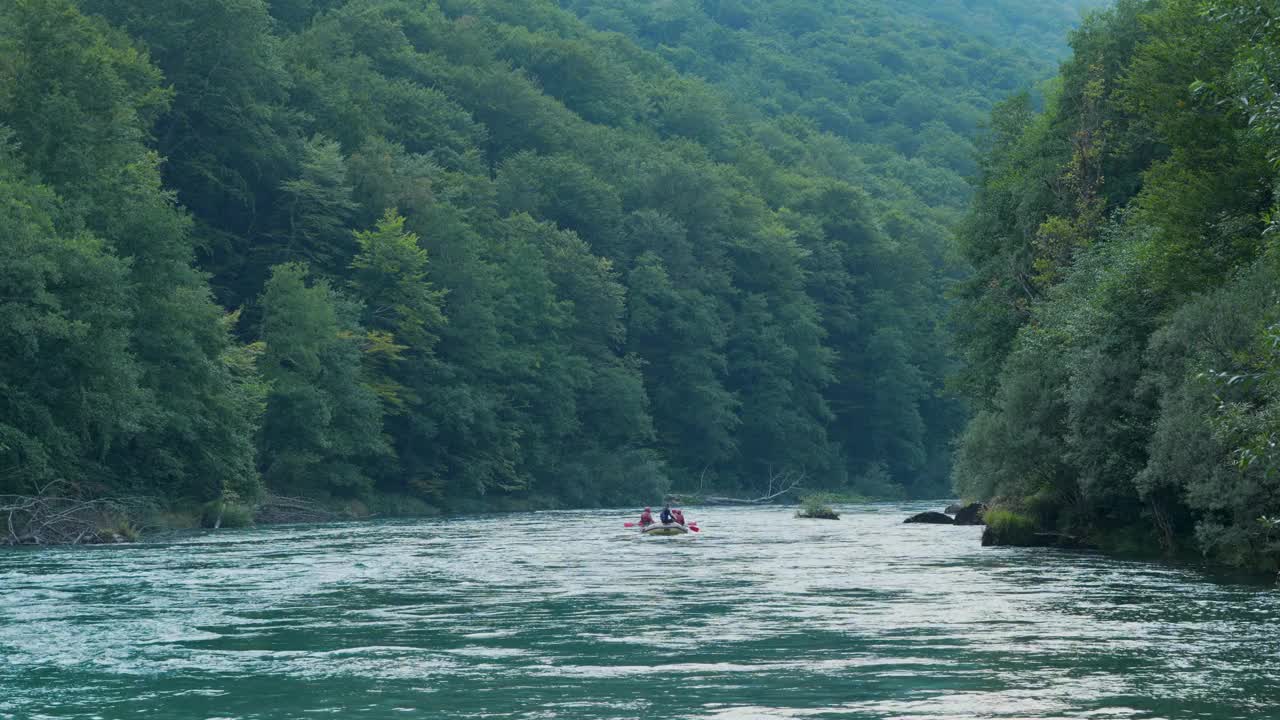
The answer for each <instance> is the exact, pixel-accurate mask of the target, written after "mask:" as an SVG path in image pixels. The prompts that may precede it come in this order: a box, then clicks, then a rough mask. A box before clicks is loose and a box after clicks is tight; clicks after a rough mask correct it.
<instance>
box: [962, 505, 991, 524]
mask: <svg viewBox="0 0 1280 720" xmlns="http://www.w3.org/2000/svg"><path fill="white" fill-rule="evenodd" d="M986 511H987V506H986V505H983V504H982V503H973V504H972V505H965V506H964V507H962V508H960V509H959V510H957V511H956V520H955V524H956V525H986V523H985V522H983V521H982V515H983V513H985V512H986Z"/></svg>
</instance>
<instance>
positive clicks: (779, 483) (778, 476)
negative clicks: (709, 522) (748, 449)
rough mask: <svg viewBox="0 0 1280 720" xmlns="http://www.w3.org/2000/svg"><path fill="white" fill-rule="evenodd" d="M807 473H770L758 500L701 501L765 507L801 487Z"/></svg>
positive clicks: (709, 498) (712, 497)
mask: <svg viewBox="0 0 1280 720" xmlns="http://www.w3.org/2000/svg"><path fill="white" fill-rule="evenodd" d="M807 477H808V474H807V473H802V472H791V471H783V472H778V473H775V472H770V473H769V479H768V484H767V485H766V487H765V491H764V494H763V495H761V496H760V497H757V498H734V497H723V496H719V495H706V496H703V497H702V499H701V501H702V504H703V505H765V504H768V503H771V502H773V501H774V500H776V499H778V498H780V497H782V496H783V495H786V494H788V493H790V492H792V491H794V490H797V489H799V488H800V487H801V484H802V483H803V482H804V480H805V478H807ZM668 500H678V498H677V497H676V496H671V497H669V498H668Z"/></svg>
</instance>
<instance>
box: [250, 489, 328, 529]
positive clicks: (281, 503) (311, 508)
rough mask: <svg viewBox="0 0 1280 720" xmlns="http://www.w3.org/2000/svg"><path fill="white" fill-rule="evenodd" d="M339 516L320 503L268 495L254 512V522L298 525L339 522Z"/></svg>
mask: <svg viewBox="0 0 1280 720" xmlns="http://www.w3.org/2000/svg"><path fill="white" fill-rule="evenodd" d="M338 519H340V518H339V515H338V514H337V513H335V512H333V511H332V510H329V509H328V508H326V507H324V506H323V505H321V504H320V503H316V502H312V501H311V500H304V499H302V498H291V497H284V496H282V495H268V496H266V497H265V498H263V499H262V502H261V503H260V504H259V505H258V507H257V508H256V509H255V510H254V512H253V520H254V522H256V523H260V524H263V525H297V524H303V523H322V522H331V521H333V520H338Z"/></svg>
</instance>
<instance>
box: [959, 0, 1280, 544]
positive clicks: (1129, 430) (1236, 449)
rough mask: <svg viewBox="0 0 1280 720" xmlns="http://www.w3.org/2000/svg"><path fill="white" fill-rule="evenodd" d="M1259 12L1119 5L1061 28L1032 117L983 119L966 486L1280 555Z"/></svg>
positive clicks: (1157, 2)
mask: <svg viewBox="0 0 1280 720" xmlns="http://www.w3.org/2000/svg"><path fill="white" fill-rule="evenodd" d="M1273 5H1274V4H1264V5H1258V4H1255V3H1250V2H1240V3H1234V2H1222V3H1200V2H1192V1H1191V0H1145V1H1138V0H1125V1H1123V2H1120V3H1119V4H1118V6H1117V7H1116V9H1114V10H1112V11H1109V12H1107V13H1105V14H1102V15H1099V16H1096V17H1095V18H1093V19H1092V20H1091V21H1090V22H1089V23H1087V24H1086V25H1085V27H1084V28H1082V29H1081V30H1080V31H1079V32H1078V33H1077V34H1076V35H1075V36H1074V39H1073V46H1074V48H1075V57H1074V58H1073V59H1072V60H1071V61H1070V62H1068V63H1067V64H1066V65H1064V67H1063V69H1062V76H1061V80H1060V82H1059V84H1058V85H1057V89H1056V90H1055V92H1054V93H1053V94H1052V95H1051V97H1050V98H1049V102H1048V106H1047V108H1046V111H1045V112H1044V113H1043V114H1040V115H1035V114H1034V113H1032V112H1030V109H1029V107H1028V106H1027V104H1026V103H1025V101H1020V100H1015V101H1011V102H1009V103H1006V104H1005V105H1003V106H1002V107H1001V108H999V109H998V110H997V113H996V115H995V118H994V122H993V124H992V128H993V130H992V133H991V136H990V142H989V151H988V155H987V157H986V159H985V160H984V161H983V165H982V168H983V180H982V183H981V186H980V189H979V192H978V197H977V202H976V204H975V207H974V210H973V211H972V213H971V215H970V217H969V219H968V221H967V222H966V224H965V226H964V227H963V229H962V231H961V233H960V236H959V239H960V249H961V250H962V251H963V252H964V253H965V255H966V257H967V258H968V259H969V260H970V262H971V263H972V265H973V268H974V271H975V272H974V276H973V278H972V279H971V280H969V281H966V283H965V284H963V285H962V286H961V287H960V288H959V290H958V292H957V296H958V298H959V304H958V307H957V310H956V316H955V317H956V321H957V323H956V324H957V327H958V329H959V332H958V336H959V340H960V345H961V349H962V352H963V353H964V357H965V360H966V361H967V367H966V368H965V370H964V371H963V372H961V373H960V374H959V375H958V376H957V383H956V386H957V387H958V388H961V389H962V390H963V391H964V392H965V393H966V394H967V395H969V397H970V398H971V399H972V400H973V401H974V403H975V404H976V405H977V406H978V408H979V412H978V414H977V416H976V417H975V418H974V420H973V422H972V423H971V424H970V426H969V428H968V430H967V431H966V433H965V436H964V439H963V440H962V442H961V445H960V450H959V454H958V462H957V464H956V471H955V477H956V483H957V486H958V489H959V490H960V491H961V492H963V493H964V494H966V495H973V496H975V497H983V498H992V497H994V498H1000V499H1002V500H1003V501H1004V502H1006V503H1008V504H1010V505H1011V506H1013V507H1025V508H1027V509H1028V510H1030V511H1031V512H1032V515H1033V516H1034V518H1035V520H1036V522H1037V524H1038V525H1039V526H1040V527H1043V528H1045V529H1048V530H1057V531H1061V532H1066V533H1069V534H1072V535H1082V536H1091V537H1094V538H1098V539H1099V541H1100V542H1103V543H1104V544H1105V543H1107V542H1111V541H1114V542H1123V543H1126V544H1129V545H1133V544H1138V545H1146V546H1147V547H1163V548H1165V549H1166V550H1168V551H1178V550H1183V549H1197V550H1199V551H1201V552H1203V553H1205V554H1206V555H1208V556H1211V557H1213V558H1215V559H1218V560H1222V561H1226V562H1230V563H1233V564H1237V565H1248V566H1255V567H1274V566H1275V565H1276V564H1277V563H1280V545H1277V543H1276V542H1275V539H1274V534H1275V532H1274V531H1275V528H1274V526H1273V525H1272V524H1271V521H1270V518H1273V517H1276V516H1277V514H1278V513H1280V484H1278V483H1277V480H1278V479H1277V475H1276V467H1277V466H1276V460H1275V456H1276V453H1275V451H1274V448H1275V438H1276V437H1277V427H1280V426H1278V425H1277V423H1276V383H1275V377H1276V373H1275V368H1276V357H1277V354H1276V351H1275V348H1276V345H1275V342H1276V340H1275V332H1274V327H1275V322H1276V318H1277V312H1278V311H1277V302H1278V301H1280V296H1277V291H1276V287H1277V283H1276V279H1277V277H1280V274H1278V273H1277V264H1276V258H1275V247H1274V240H1273V239H1272V237H1271V235H1270V228H1269V227H1268V225H1269V223H1270V222H1271V218H1272V217H1273V205H1274V202H1275V195H1274V189H1275V187H1276V180H1277V178H1276V174H1275V166H1274V165H1273V164H1269V163H1268V158H1267V152H1266V148H1267V147H1268V142H1269V141H1270V139H1271V135H1270V134H1271V133H1272V132H1273V130H1274V128H1273V127H1272V122H1271V119H1270V118H1272V117H1273V116H1272V115H1271V114H1270V112H1269V110H1267V109H1266V108H1268V107H1270V105H1269V103H1273V102H1274V95H1273V94H1272V91H1271V90H1270V89H1269V88H1267V87H1263V85H1262V84H1260V82H1261V81H1260V80H1259V78H1260V77H1261V76H1262V75H1266V74H1268V73H1270V72H1271V69H1272V68H1274V67H1276V62H1275V57H1274V52H1275V45H1274V42H1273V40H1274V38H1271V37H1269V35H1268V34H1269V33H1274V32H1275V31H1274V29H1273V28H1274V25H1275V22H1274V20H1273V18H1277V17H1280V13H1278V12H1277V11H1280V8H1276V7H1274V6H1273ZM1260 518H1261V519H1260Z"/></svg>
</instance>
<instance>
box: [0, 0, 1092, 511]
mask: <svg viewBox="0 0 1280 720" xmlns="http://www.w3.org/2000/svg"><path fill="white" fill-rule="evenodd" d="M1087 4H1088V3H1085V2H1066V1H1063V2H1054V3H1041V2H1011V1H1010V0H992V1H991V2H976V3H974V2H966V3H961V2H951V3H926V2H907V3H893V4H889V3H872V2H864V1H859V2H848V3H843V2H841V3H836V2H823V3H796V2H781V1H780V0H769V1H767V2H766V1H760V2H749V1H747V0H743V1H742V2H733V1H732V0H723V1H721V2H693V1H689V2H661V3H622V2H614V1H611V0H600V1H599V2H565V3H562V5H564V7H560V6H558V5H557V4H555V3H553V2H550V0H534V1H530V0H437V1H430V2H429V1H427V0H345V1H340V0H276V1H273V2H266V1H265V0H165V1H164V2H161V1H159V0H78V1H77V0H14V1H12V2H6V3H3V4H0V184H3V187H4V190H3V192H2V193H0V226H2V228H3V229H2V230H0V233H2V234H3V237H4V238H5V242H4V244H3V247H2V248H0V493H5V492H9V493H31V492H36V491H38V490H39V489H41V488H46V487H48V486H49V484H50V483H53V482H58V483H61V484H62V485H63V486H64V490H61V491H60V492H65V491H66V490H65V488H67V487H69V488H71V490H72V491H73V492H75V493H78V494H80V495H83V496H90V497H91V496H98V495H108V494H116V495H119V494H132V495H143V496H150V497H156V498H161V499H164V500H165V501H166V502H173V503H175V504H177V505H180V506H185V507H197V506H200V505H201V504H208V503H215V504H220V506H224V507H225V506H229V505H239V506H246V507H247V506H252V505H253V504H254V503H256V502H257V501H258V500H259V499H260V498H262V497H264V495H265V494H267V493H272V494H277V495H290V496H304V497H310V498H317V499H320V500H323V501H326V502H333V503H339V504H340V503H347V504H349V505H351V506H352V507H360V508H364V509H368V510H372V511H374V512H413V511H419V510H425V509H427V508H429V507H454V508H463V507H476V506H479V505H480V504H481V503H485V504H488V505H489V506H502V505H503V504H507V505H522V504H523V505H527V504H531V503H532V504H540V505H547V504H556V503H560V504H573V505H585V504H602V503H621V502H633V501H638V500H649V499H653V498H655V497H656V496H657V495H658V493H660V492H662V491H663V490H665V489H666V488H668V487H670V486H671V485H673V484H674V485H676V486H679V487H683V488H697V487H705V488H711V487H715V488H722V489H730V490H735V489H736V490H740V491H751V490H754V489H756V488H759V487H762V486H763V485H764V484H765V481H766V478H770V477H776V476H780V475H784V474H785V475H786V476H788V477H793V478H794V477H800V476H803V477H804V479H805V480H804V482H805V486H806V487H811V488H827V489H854V490H858V491H861V492H865V493H870V494H878V495H905V494H917V495H923V494H939V493H942V492H944V491H945V489H946V487H947V484H948V482H949V473H950V451H949V450H950V449H949V442H950V438H951V437H952V436H953V435H954V433H955V432H956V431H957V430H958V429H959V428H960V426H961V423H962V422H963V416H964V412H963V407H962V405H961V403H960V402H959V401H958V400H957V399H955V398H954V397H948V396H947V395H946V394H945V393H944V391H943V378H944V377H945V376H946V375H947V374H948V373H949V372H952V371H953V370H954V369H955V368H954V367H953V366H952V364H951V363H949V362H948V360H947V354H946V352H945V349H944V348H945V345H946V343H947V329H946V323H945V317H944V314H945V309H944V306H945V303H944V301H943V292H944V289H945V285H946V282H947V281H948V278H954V277H955V274H956V270H955V268H954V267H953V265H952V264H951V263H949V261H948V252H947V248H946V245H945V242H944V241H945V237H946V232H947V230H946V228H947V227H948V226H949V224H950V223H952V222H953V221H954V220H955V219H956V218H957V217H958V216H959V213H960V208H962V207H963V205H964V203H965V202H966V201H967V199H968V198H969V196H970V194H971V189H970V188H969V186H967V185H966V184H965V182H964V179H963V177H964V175H965V174H966V173H970V172H971V171H974V170H976V165H975V164H974V161H973V159H972V157H971V155H970V147H971V145H970V141H969V139H968V138H969V137H970V136H971V135H972V133H973V131H974V130H975V129H976V128H977V127H978V126H979V125H980V124H981V121H982V118H983V116H984V115H985V113H986V112H987V111H988V110H989V109H990V108H991V107H992V106H993V105H994V103H995V102H996V101H997V100H998V99H999V98H1001V97H1005V96H1008V95H1009V94H1010V93H1012V92H1013V91H1015V90H1016V89H1017V88H1020V87H1023V86H1026V85H1028V84H1030V83H1033V82H1035V81H1037V80H1038V79H1041V78H1044V77H1046V76H1048V74H1049V73H1050V71H1051V67H1052V65H1053V63H1054V61H1055V59H1056V57H1058V56H1059V53H1061V52H1065V45H1064V44H1063V42H1062V40H1063V39H1065V30H1066V28H1067V27H1069V25H1070V24H1071V23H1072V22H1073V21H1074V19H1075V18H1076V17H1077V9H1078V7H1079V6H1082V5H1087Z"/></svg>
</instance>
